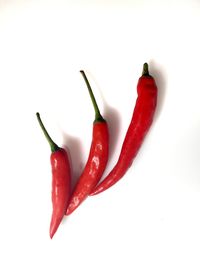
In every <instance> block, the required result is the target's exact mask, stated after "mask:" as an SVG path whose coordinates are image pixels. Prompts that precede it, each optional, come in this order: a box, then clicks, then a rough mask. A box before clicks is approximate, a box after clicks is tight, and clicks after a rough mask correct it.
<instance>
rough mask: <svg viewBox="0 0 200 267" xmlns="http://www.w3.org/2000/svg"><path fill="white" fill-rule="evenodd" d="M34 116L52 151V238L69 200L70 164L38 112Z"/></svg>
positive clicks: (65, 153)
mask: <svg viewBox="0 0 200 267" xmlns="http://www.w3.org/2000/svg"><path fill="white" fill-rule="evenodd" d="M36 116H37V119H38V122H39V124H40V126H41V128H42V130H43V133H44V135H45V137H46V138H47V141H48V142H49V145H50V147H51V151H52V153H51V157H50V161H51V167H52V204H53V212H52V216H51V223H50V231H49V232H50V237H51V238H53V236H54V234H55V232H56V231H57V229H58V227H59V225H60V223H61V221H62V218H63V216H64V215H65V212H66V209H67V205H68V201H69V196H70V183H71V172H70V164H69V159H68V155H67V152H66V151H65V150H64V149H63V148H60V147H58V146H57V145H56V144H55V143H54V141H53V140H52V139H51V137H50V136H49V134H48V132H47V131H46V129H45V127H44V125H43V123H42V120H41V118H40V114H39V113H36Z"/></svg>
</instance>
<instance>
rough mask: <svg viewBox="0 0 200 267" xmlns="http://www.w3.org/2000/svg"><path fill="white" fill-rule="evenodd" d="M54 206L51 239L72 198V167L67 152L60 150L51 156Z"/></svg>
mask: <svg viewBox="0 0 200 267" xmlns="http://www.w3.org/2000/svg"><path fill="white" fill-rule="evenodd" d="M51 167H52V206H53V212H52V216H51V224H50V237H51V238H53V236H54V234H55V232H56V231H57V229H58V227H59V225H60V223H61V221H62V219H63V216H64V215H65V212H66V209H67V205H68V201H69V196H70V181H71V178H70V165H69V160H68V155H67V152H66V151H65V150H64V149H62V148H60V149H59V150H57V151H55V152H53V153H52V154H51Z"/></svg>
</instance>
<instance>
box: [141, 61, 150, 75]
mask: <svg viewBox="0 0 200 267" xmlns="http://www.w3.org/2000/svg"><path fill="white" fill-rule="evenodd" d="M142 76H150V75H149V66H148V64H147V63H144V65H143V70H142Z"/></svg>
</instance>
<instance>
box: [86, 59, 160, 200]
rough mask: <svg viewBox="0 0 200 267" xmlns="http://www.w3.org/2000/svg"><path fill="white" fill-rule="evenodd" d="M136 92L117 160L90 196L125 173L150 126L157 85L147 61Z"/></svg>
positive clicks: (111, 184) (101, 190)
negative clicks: (132, 109) (130, 117)
mask: <svg viewBox="0 0 200 267" xmlns="http://www.w3.org/2000/svg"><path fill="white" fill-rule="evenodd" d="M137 93H138V97H137V100H136V104H135V108H134V111H133V115H132V119H131V122H130V125H129V127H128V130H127V133H126V136H125V139H124V142H123V144H122V148H121V152H120V155H119V158H118V161H117V163H116V165H115V166H114V168H113V169H112V170H111V172H110V173H109V174H108V175H107V176H106V177H105V179H104V180H103V181H102V182H101V183H100V184H99V185H97V186H96V188H95V189H94V190H93V191H92V192H91V193H90V196H93V195H97V194H99V193H101V192H103V191H105V190H107V189H108V188H110V187H111V186H113V185H114V184H115V183H117V182H118V181H119V180H120V179H121V178H122V177H123V176H124V175H125V173H126V172H127V170H128V169H129V167H130V166H131V164H132V162H133V160H134V158H135V157H136V155H137V153H138V151H139V149H140V147H141V145H142V143H143V141H144V138H145V136H146V134H147V132H148V131H149V129H150V127H151V124H152V122H153V117H154V113H155V110H156V104H157V86H156V83H155V80H154V78H153V77H152V76H151V75H150V74H149V70H148V64H147V63H145V64H144V65H143V72H142V76H141V77H140V78H139V80H138V84H137Z"/></svg>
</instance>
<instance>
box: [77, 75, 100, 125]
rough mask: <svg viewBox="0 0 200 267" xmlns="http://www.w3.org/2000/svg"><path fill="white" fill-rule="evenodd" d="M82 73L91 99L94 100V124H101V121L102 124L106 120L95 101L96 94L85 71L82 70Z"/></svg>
mask: <svg viewBox="0 0 200 267" xmlns="http://www.w3.org/2000/svg"><path fill="white" fill-rule="evenodd" d="M80 73H81V74H82V76H83V79H84V81H85V83H86V85H87V88H88V92H89V94H90V98H91V100H92V104H93V107H94V111H95V121H94V122H100V121H101V122H102V121H105V120H104V118H103V117H102V116H101V113H100V111H99V107H98V105H97V102H96V99H95V97H94V94H93V92H92V88H91V86H90V83H89V81H88V79H87V77H86V75H85V72H84V71H83V70H81V71H80Z"/></svg>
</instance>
